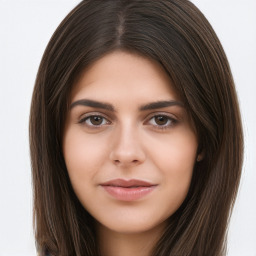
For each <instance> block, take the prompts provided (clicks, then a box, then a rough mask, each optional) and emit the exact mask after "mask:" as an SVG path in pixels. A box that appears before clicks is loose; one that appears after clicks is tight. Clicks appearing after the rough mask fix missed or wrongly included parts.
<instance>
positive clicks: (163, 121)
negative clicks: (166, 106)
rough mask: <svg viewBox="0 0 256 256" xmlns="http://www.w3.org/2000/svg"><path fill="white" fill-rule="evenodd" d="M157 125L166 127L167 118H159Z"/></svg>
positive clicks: (157, 118)
mask: <svg viewBox="0 0 256 256" xmlns="http://www.w3.org/2000/svg"><path fill="white" fill-rule="evenodd" d="M156 123H157V124H158V125H165V124H166V123H167V118H166V117H165V116H157V117H156Z"/></svg>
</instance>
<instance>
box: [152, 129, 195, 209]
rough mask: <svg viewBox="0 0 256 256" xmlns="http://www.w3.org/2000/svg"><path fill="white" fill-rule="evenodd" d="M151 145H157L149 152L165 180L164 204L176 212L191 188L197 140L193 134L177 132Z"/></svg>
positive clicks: (163, 182)
mask: <svg viewBox="0 0 256 256" xmlns="http://www.w3.org/2000/svg"><path fill="white" fill-rule="evenodd" d="M151 143H154V144H153V145H155V146H154V147H151V150H150V152H149V154H150V156H151V160H152V161H153V164H154V165H155V166H157V169H158V170H159V172H160V173H161V176H162V178H163V180H162V184H163V186H162V188H163V190H165V193H164V197H163V202H162V203H163V204H164V203H166V202H167V205H168V204H169V205H168V207H169V209H173V210H176V209H177V208H178V207H179V206H180V205H181V203H182V202H183V201H184V199H185V197H186V195H187V192H188V189H189V186H190V182H191V178H192V174H193V169H194V164H195V159H196V153H197V139H196V137H195V135H194V133H192V132H191V133H190V132H186V133H185V132H182V133H178V132H177V133H173V134H172V136H166V137H165V138H162V139H159V138H158V140H156V141H154V142H153V141H151ZM171 213H172V212H171Z"/></svg>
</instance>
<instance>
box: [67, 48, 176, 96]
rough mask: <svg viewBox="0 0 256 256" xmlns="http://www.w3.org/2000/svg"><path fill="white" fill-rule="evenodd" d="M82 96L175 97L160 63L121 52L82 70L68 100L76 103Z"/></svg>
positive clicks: (108, 55)
mask: <svg viewBox="0 0 256 256" xmlns="http://www.w3.org/2000/svg"><path fill="white" fill-rule="evenodd" d="M83 95H86V96H87V97H88V96H91V97H98V96H100V95H104V97H105V98H106V97H109V98H111V97H112V98H113V97H116V96H117V95H119V96H120V97H121V96H126V97H128V96H133V97H134V96H143V95H144V98H147V97H154V96H158V97H160V98H161V97H163V98H164V97H166V96H168V95H169V96H171V97H172V98H175V99H177V98H178V95H177V93H176V92H175V90H174V88H173V85H172V82H171V79H170V77H169V76H168V74H167V73H166V72H165V71H164V69H163V68H162V66H161V65H160V64H158V63H157V62H156V61H154V60H151V59H148V58H145V57H142V56H140V55H137V54H134V53H127V52H122V51H116V52H112V53H109V54H107V55H105V56H104V57H102V58H100V59H99V60H97V61H96V62H94V63H93V64H92V65H91V66H89V67H88V68H87V69H86V70H84V72H83V73H82V74H81V76H80V78H79V79H78V81H77V82H76V83H75V84H74V86H73V89H72V93H71V99H72V101H73V100H78V99H79V98H80V97H82V96H83Z"/></svg>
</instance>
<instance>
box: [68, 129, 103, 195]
mask: <svg viewBox="0 0 256 256" xmlns="http://www.w3.org/2000/svg"><path fill="white" fill-rule="evenodd" d="M92 137H93V136H91V137H90V136H85V134H84V133H83V132H81V130H76V129H70V130H68V131H67V132H66V133H65V135H64V140H63V152H64V159H65V162H66V166H67V170H68V174H69V177H70V180H71V183H72V185H73V187H74V189H75V190H76V189H80V188H79V187H80V186H81V187H84V188H85V187H86V186H84V185H85V184H86V183H88V182H89V181H90V182H92V183H93V182H94V177H95V175H96V174H97V171H98V170H99V169H100V168H99V167H100V166H101V165H102V162H103V161H104V159H105V158H106V149H105V148H106V143H98V142H99V140H101V142H102V138H98V139H97V140H95V138H94V137H93V138H92Z"/></svg>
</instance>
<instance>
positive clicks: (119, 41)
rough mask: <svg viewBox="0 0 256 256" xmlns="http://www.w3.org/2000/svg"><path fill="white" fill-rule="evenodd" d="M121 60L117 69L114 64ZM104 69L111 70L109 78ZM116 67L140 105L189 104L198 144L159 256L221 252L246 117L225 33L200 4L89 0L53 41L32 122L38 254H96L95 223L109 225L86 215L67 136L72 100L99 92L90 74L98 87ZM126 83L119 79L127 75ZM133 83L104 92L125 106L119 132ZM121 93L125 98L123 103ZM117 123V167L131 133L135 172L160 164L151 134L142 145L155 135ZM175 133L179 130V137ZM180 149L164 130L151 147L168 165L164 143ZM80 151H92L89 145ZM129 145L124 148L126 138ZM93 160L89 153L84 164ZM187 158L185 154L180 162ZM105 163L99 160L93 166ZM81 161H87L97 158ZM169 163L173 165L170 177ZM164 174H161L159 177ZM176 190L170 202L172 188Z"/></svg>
mask: <svg viewBox="0 0 256 256" xmlns="http://www.w3.org/2000/svg"><path fill="white" fill-rule="evenodd" d="M99 17H100V19H99ZM122 60H123V61H122ZM113 62H114V63H113ZM117 62H118V63H119V64H120V65H119V66H118V65H116V66H115V63H117ZM129 64H130V65H129ZM133 65H137V66H136V67H137V68H138V74H137V75H136V78H140V75H141V77H142V74H143V72H144V71H145V76H144V77H142V78H141V79H142V80H140V81H143V82H144V83H141V86H140V84H139V83H138V84H135V82H136V79H134V77H135V76H134V74H135V72H136V70H133V69H132V66H133ZM107 67H109V70H108V72H107V71H106V72H105V73H106V74H104V70H106V68H107ZM111 67H114V68H120V70H118V73H114V71H115V70H113V74H114V75H113V76H114V77H116V75H117V74H123V75H125V74H126V73H125V70H127V74H130V76H128V75H127V76H128V78H126V81H128V82H130V85H131V84H134V87H132V85H131V87H130V88H128V89H129V93H130V94H131V95H132V96H131V97H132V99H133V100H134V101H135V103H134V106H136V108H137V107H138V106H139V105H143V103H145V104H147V103H148V102H147V100H148V99H149V100H150V101H151V102H152V99H153V98H154V97H153V96H155V95H156V97H158V98H157V99H156V100H157V101H160V100H175V101H178V102H180V103H181V105H182V107H181V106H177V108H178V110H176V112H177V113H178V112H179V111H180V112H182V113H184V114H183V115H184V116H185V117H184V119H185V120H186V124H187V127H189V129H188V130H189V132H190V133H189V135H191V136H190V137H189V138H190V139H191V140H187V141H185V143H184V145H185V147H184V148H185V149H191V151H189V152H190V153H189V157H190V158H189V167H186V170H189V172H187V175H186V178H187V180H186V182H185V183H184V187H183V189H182V192H183V194H182V195H180V197H179V200H178V201H177V202H176V204H174V203H173V201H172V202H168V200H167V199H164V200H165V201H166V205H167V206H168V207H167V208H168V209H166V211H165V215H164V217H163V216H161V218H160V217H159V218H158V219H157V220H156V222H157V221H158V222H161V221H164V219H163V218H165V221H164V223H165V225H164V228H163V232H162V235H161V236H160V237H159V241H158V242H157V243H156V245H155V248H154V251H153V252H152V254H153V255H166V253H167V252H168V253H170V254H172V255H207V254H209V252H211V253H212V254H213V255H220V254H221V252H222V251H223V250H224V245H225V243H224V240H225V235H226V229H227V224H228V218H229V216H230V211H231V209H232V205H233V203H234V199H235V196H236V193H237V188H238V184H239V179H240V172H241V164H242V129H241V121H240V115H239V109H238V103H237V98H236V93H235V88H234V83H233V79H232V75H231V72H230V68H229V65H228V62H227V59H226V57H225V53H224V51H223V49H222V47H221V44H220V42H219V40H218V38H217V36H216V35H215V33H214V31H213V29H212V28H211V26H210V24H209V23H208V22H207V20H206V19H205V17H204V16H203V15H202V14H201V13H200V11H199V10H198V9H197V8H196V7H195V6H194V5H193V4H192V3H190V2H189V1H180V0H170V1H166V0H164V1H162V0H161V1H145V0H143V1H140V0H131V1H124V0H106V1H93V0H91V1H82V2H81V3H80V4H79V5H78V6H77V7H76V8H75V9H74V10H73V11H72V12H71V13H70V14H69V15H68V16H67V17H66V18H65V19H64V20H63V22H62V23H61V24H60V26H59V27H58V28H57V30H56V32H55V33H54V35H53V37H52V38H51V40H50V42H49V44H48V46H47V49H46V51H45V53H44V56H43V59H42V62H41V65H40V68H39V71H38V76H37V79H36V84H35V89H34V94H33V98H32V106H31V117H30V145H31V159H32V171H33V184H34V217H35V231H36V239H37V243H38V246H39V250H44V249H48V250H49V251H51V252H52V253H53V254H54V253H56V254H59V255H62V254H63V255H66V254H70V255H72V254H74V255H82V248H83V250H84V248H86V253H87V254H85V255H95V254H97V253H98V252H97V235H96V233H97V230H96V226H97V221H99V219H100V218H101V217H100V216H97V214H96V213H95V211H97V209H96V210H95V209H91V208H90V206H88V207H87V201H88V200H89V199H86V198H85V199H84V198H83V197H82V196H81V195H80V194H79V193H80V190H79V187H78V186H77V187H76V185H75V184H77V182H76V181H75V176H73V175H72V171H71V169H72V166H73V164H72V159H74V157H72V152H71V151H69V149H70V148H71V147H70V145H71V146H72V143H73V141H74V137H70V136H69V134H70V133H69V131H70V129H69V124H70V121H69V120H70V118H71V117H72V116H71V114H70V113H71V111H75V107H72V103H74V102H75V101H77V100H79V99H80V98H79V97H80V96H81V92H82V91H83V90H85V92H84V93H85V96H86V97H88V95H89V96H90V95H91V98H92V97H94V95H95V94H96V93H98V92H100V91H101V89H100V87H99V86H98V87H97V84H96V89H95V86H94V87H93V86H90V78H93V79H94V78H95V74H99V73H101V70H102V74H103V75H106V78H107V79H108V78H109V76H108V74H111ZM95 70H96V71H95ZM139 71H141V72H139ZM93 72H94V73H93ZM95 72H96V73H95ZM122 72H123V73H122ZM147 72H148V73H147ZM154 72H155V73H154ZM93 74H94V76H93ZM150 75H152V79H149V78H151V77H150ZM120 77H121V78H120V79H121V80H120V81H122V77H123V76H122V75H120ZM154 77H159V81H158V80H157V81H155V82H154V79H153V78H154ZM129 78H130V79H131V80H129ZM143 79H144V80H143ZM146 79H148V80H146ZM104 81H106V79H105V80H104ZM134 81H135V82H134ZM145 81H147V82H148V87H147V86H146V83H145ZM150 81H153V82H152V83H150ZM128 82H127V84H121V83H119V84H121V85H120V90H119V88H118V86H117V85H116V87H115V86H114V83H113V81H111V83H109V84H107V83H106V84H104V87H102V92H101V94H97V95H99V98H100V97H101V98H100V100H101V101H102V97H103V96H105V98H104V99H105V101H106V102H107V103H113V105H114V107H117V110H118V111H119V112H118V111H117V113H118V114H117V115H116V117H117V118H118V120H119V121H120V123H121V124H124V123H125V122H123V123H122V122H121V121H122V120H124V119H122V118H121V117H123V116H124V113H125V112H124V111H123V112H122V111H121V110H120V109H125V108H124V107H123V106H125V105H122V104H125V103H124V100H125V99H128V97H129V95H128V94H127V93H126V94H125V95H122V92H123V91H124V90H125V88H126V89H127V87H128V86H129V85H128V84H129V83H128ZM116 84H118V83H116ZM156 84H158V85H159V86H158V87H157V86H156ZM84 85H86V86H84ZM87 85H88V86H87ZM122 86H123V87H122ZM118 90H119V91H118ZM145 90H146V93H145ZM154 90H155V91H154ZM150 92H151V94H150ZM118 96H120V97H121V100H120V101H118V100H116V99H117V97H118ZM143 97H144V98H143ZM147 97H148V98H147ZM94 99H95V98H94ZM96 99H97V98H96ZM143 101H144V102H143ZM73 106H74V104H73ZM126 106H127V104H126ZM71 109H72V110H71ZM130 109H132V108H130ZM180 109H182V110H180ZM77 111H78V110H77ZM131 113H132V112H129V114H131ZM133 113H134V112H133ZM178 115H179V114H177V116H178ZM160 121H161V120H160ZM126 124H127V122H126ZM120 127H121V126H119V128H118V127H117V128H116V129H117V132H116V133H115V134H116V136H113V137H111V140H109V141H110V142H111V143H112V144H111V143H110V144H111V145H110V148H112V149H113V150H112V151H111V150H110V151H109V152H108V153H109V154H108V156H110V158H111V157H112V160H113V161H112V162H114V163H115V164H113V166H115V168H117V167H118V166H119V167H120V161H119V160H118V159H119V158H120V157H125V155H123V156H122V155H120V154H121V153H122V150H121V148H125V147H124V144H123V145H121V144H120V143H119V144H118V141H119V142H120V141H121V142H122V134H123V136H124V134H125V136H124V137H125V138H129V140H128V142H127V144H125V145H126V146H127V145H128V146H127V147H128V151H129V150H131V151H132V152H134V151H133V150H137V151H136V152H137V153H136V154H137V155H138V157H137V158H138V159H137V158H136V157H135V158H134V157H133V158H134V159H135V160H136V161H132V163H133V164H132V167H131V166H130V165H129V168H130V169H131V170H134V168H136V170H143V164H145V163H147V157H149V156H150V160H152V159H154V157H156V155H157V151H154V150H153V149H152V148H150V146H148V144H147V143H148V142H149V139H150V138H151V139H152V136H151V137H150V136H148V137H147V139H145V140H143V139H141V138H143V136H147V135H145V134H141V133H139V132H138V134H139V135H138V134H136V133H132V132H130V133H129V132H126V133H122V129H121V128H120ZM122 127H128V126H122ZM76 134H77V133H76ZM174 135H175V134H174ZM174 135H172V136H174ZM182 135H184V133H182ZM100 136H102V135H100ZM100 136H98V137H100ZM133 136H138V137H137V139H134V137H133ZM177 136H179V134H178V135H177V134H176V135H175V136H174V137H173V138H178V137H177ZM124 137H123V138H124ZM69 138H71V139H69ZM138 138H139V139H138ZM168 138H170V137H168ZM183 138H184V136H183ZM133 140H134V141H136V142H134V141H133ZM78 141H80V138H78ZM102 141H104V143H103V144H106V143H107V142H108V140H107V139H105V137H104V138H103V139H102V140H101V142H102ZM131 141H133V142H132V143H131ZM145 141H147V143H144V142H145ZM172 141H173V139H172V140H171V141H168V139H163V134H161V136H160V135H159V134H158V135H157V136H154V140H153V139H152V141H151V143H152V145H156V144H157V143H159V146H158V147H159V148H161V150H162V152H164V153H165V154H163V155H161V156H160V155H159V157H160V158H161V157H163V159H162V160H163V161H165V160H166V159H167V158H168V154H170V157H171V154H173V153H174V151H172V148H171V146H170V147H169V146H168V145H169V144H168V143H170V145H171V143H172ZM188 142H189V143H188ZM70 143H71V144H70ZM84 143H85V144H86V143H88V145H92V144H90V138H89V137H87V138H86V140H85V141H84ZM108 143H109V142H108ZM123 143H126V142H125V141H124V140H123ZM187 144H188V145H187ZM118 145H119V146H118ZM120 145H121V146H120ZM179 145H180V144H179ZM186 145H187V147H186ZM129 147H130V148H129ZM118 148H119V151H118V150H117V149H118ZM134 148H135V149H134ZM149 148H150V150H148V151H147V149H149ZM177 148H179V147H178V146H175V149H176V150H177ZM126 149H127V148H126ZM103 151H104V152H105V151H106V149H103ZM187 151H188V150H187ZM123 152H127V151H126V150H124V151H123ZM145 152H146V153H145ZM177 152H178V153H177V154H179V153H180V152H181V151H177ZM183 152H186V150H184V151H183ZM90 153H91V152H90V150H88V158H89V157H91V155H90ZM118 154H119V155H118ZM184 154H185V153H184ZM184 154H181V153H180V156H181V158H180V159H182V161H183V162H184V159H185V158H184V157H185V155H184ZM74 156H75V155H74ZM98 156H99V155H97V154H96V155H95V157H96V158H95V159H94V160H97V157H98ZM84 157H85V159H86V157H87V156H86V155H85V156H84ZM99 157H101V156H99ZM182 157H183V158H182ZM104 159H105V158H104ZM134 159H133V160H134ZM158 159H159V158H158ZM197 159H198V160H199V161H197ZM99 160H101V158H100V159H99ZM118 161H119V162H118ZM163 161H161V163H162V162H163ZM151 162H152V161H151ZM155 162H157V160H156V161H155ZM85 163H88V165H89V163H90V161H89V160H88V161H85ZM104 163H105V162H104ZM168 164H169V162H168V161H166V166H164V170H168ZM172 165H173V162H170V169H171V168H172ZM148 166H149V165H148ZM101 167H102V165H101ZM119 167H118V168H119ZM151 167H152V165H151ZM88 168H89V167H88ZM125 168H126V169H127V166H125ZM85 169H86V167H85ZM165 173H168V171H166V172H165ZM152 175H155V173H154V172H153V174H152ZM88 177H90V176H89V174H88ZM159 177H162V176H157V178H156V179H158V178H159ZM164 177H165V176H164ZM100 178H102V176H100ZM100 178H99V179H100ZM105 178H107V177H104V179H105ZM172 178H173V177H172ZM159 179H160V178H159ZM82 192H84V191H81V193H82ZM88 192H89V191H88ZM169 192H170V198H171V196H172V193H173V191H171V190H170V191H169ZM83 200H84V201H83ZM161 203H162V204H164V201H163V202H161ZM138 214H139V213H138ZM95 215H96V216H97V217H96V218H95ZM97 218H98V219H97ZM95 219H96V221H95ZM120 221H121V220H120ZM131 221H132V220H131ZM106 223H107V220H106ZM113 225H114V224H113ZM116 225H117V226H118V222H116ZM145 225H146V224H145ZM113 228H114V227H113ZM120 228H122V227H120ZM123 228H124V229H125V228H126V227H123ZM142 228H143V227H142ZM83 253H84V252H83ZM83 255H84V254H83Z"/></svg>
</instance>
